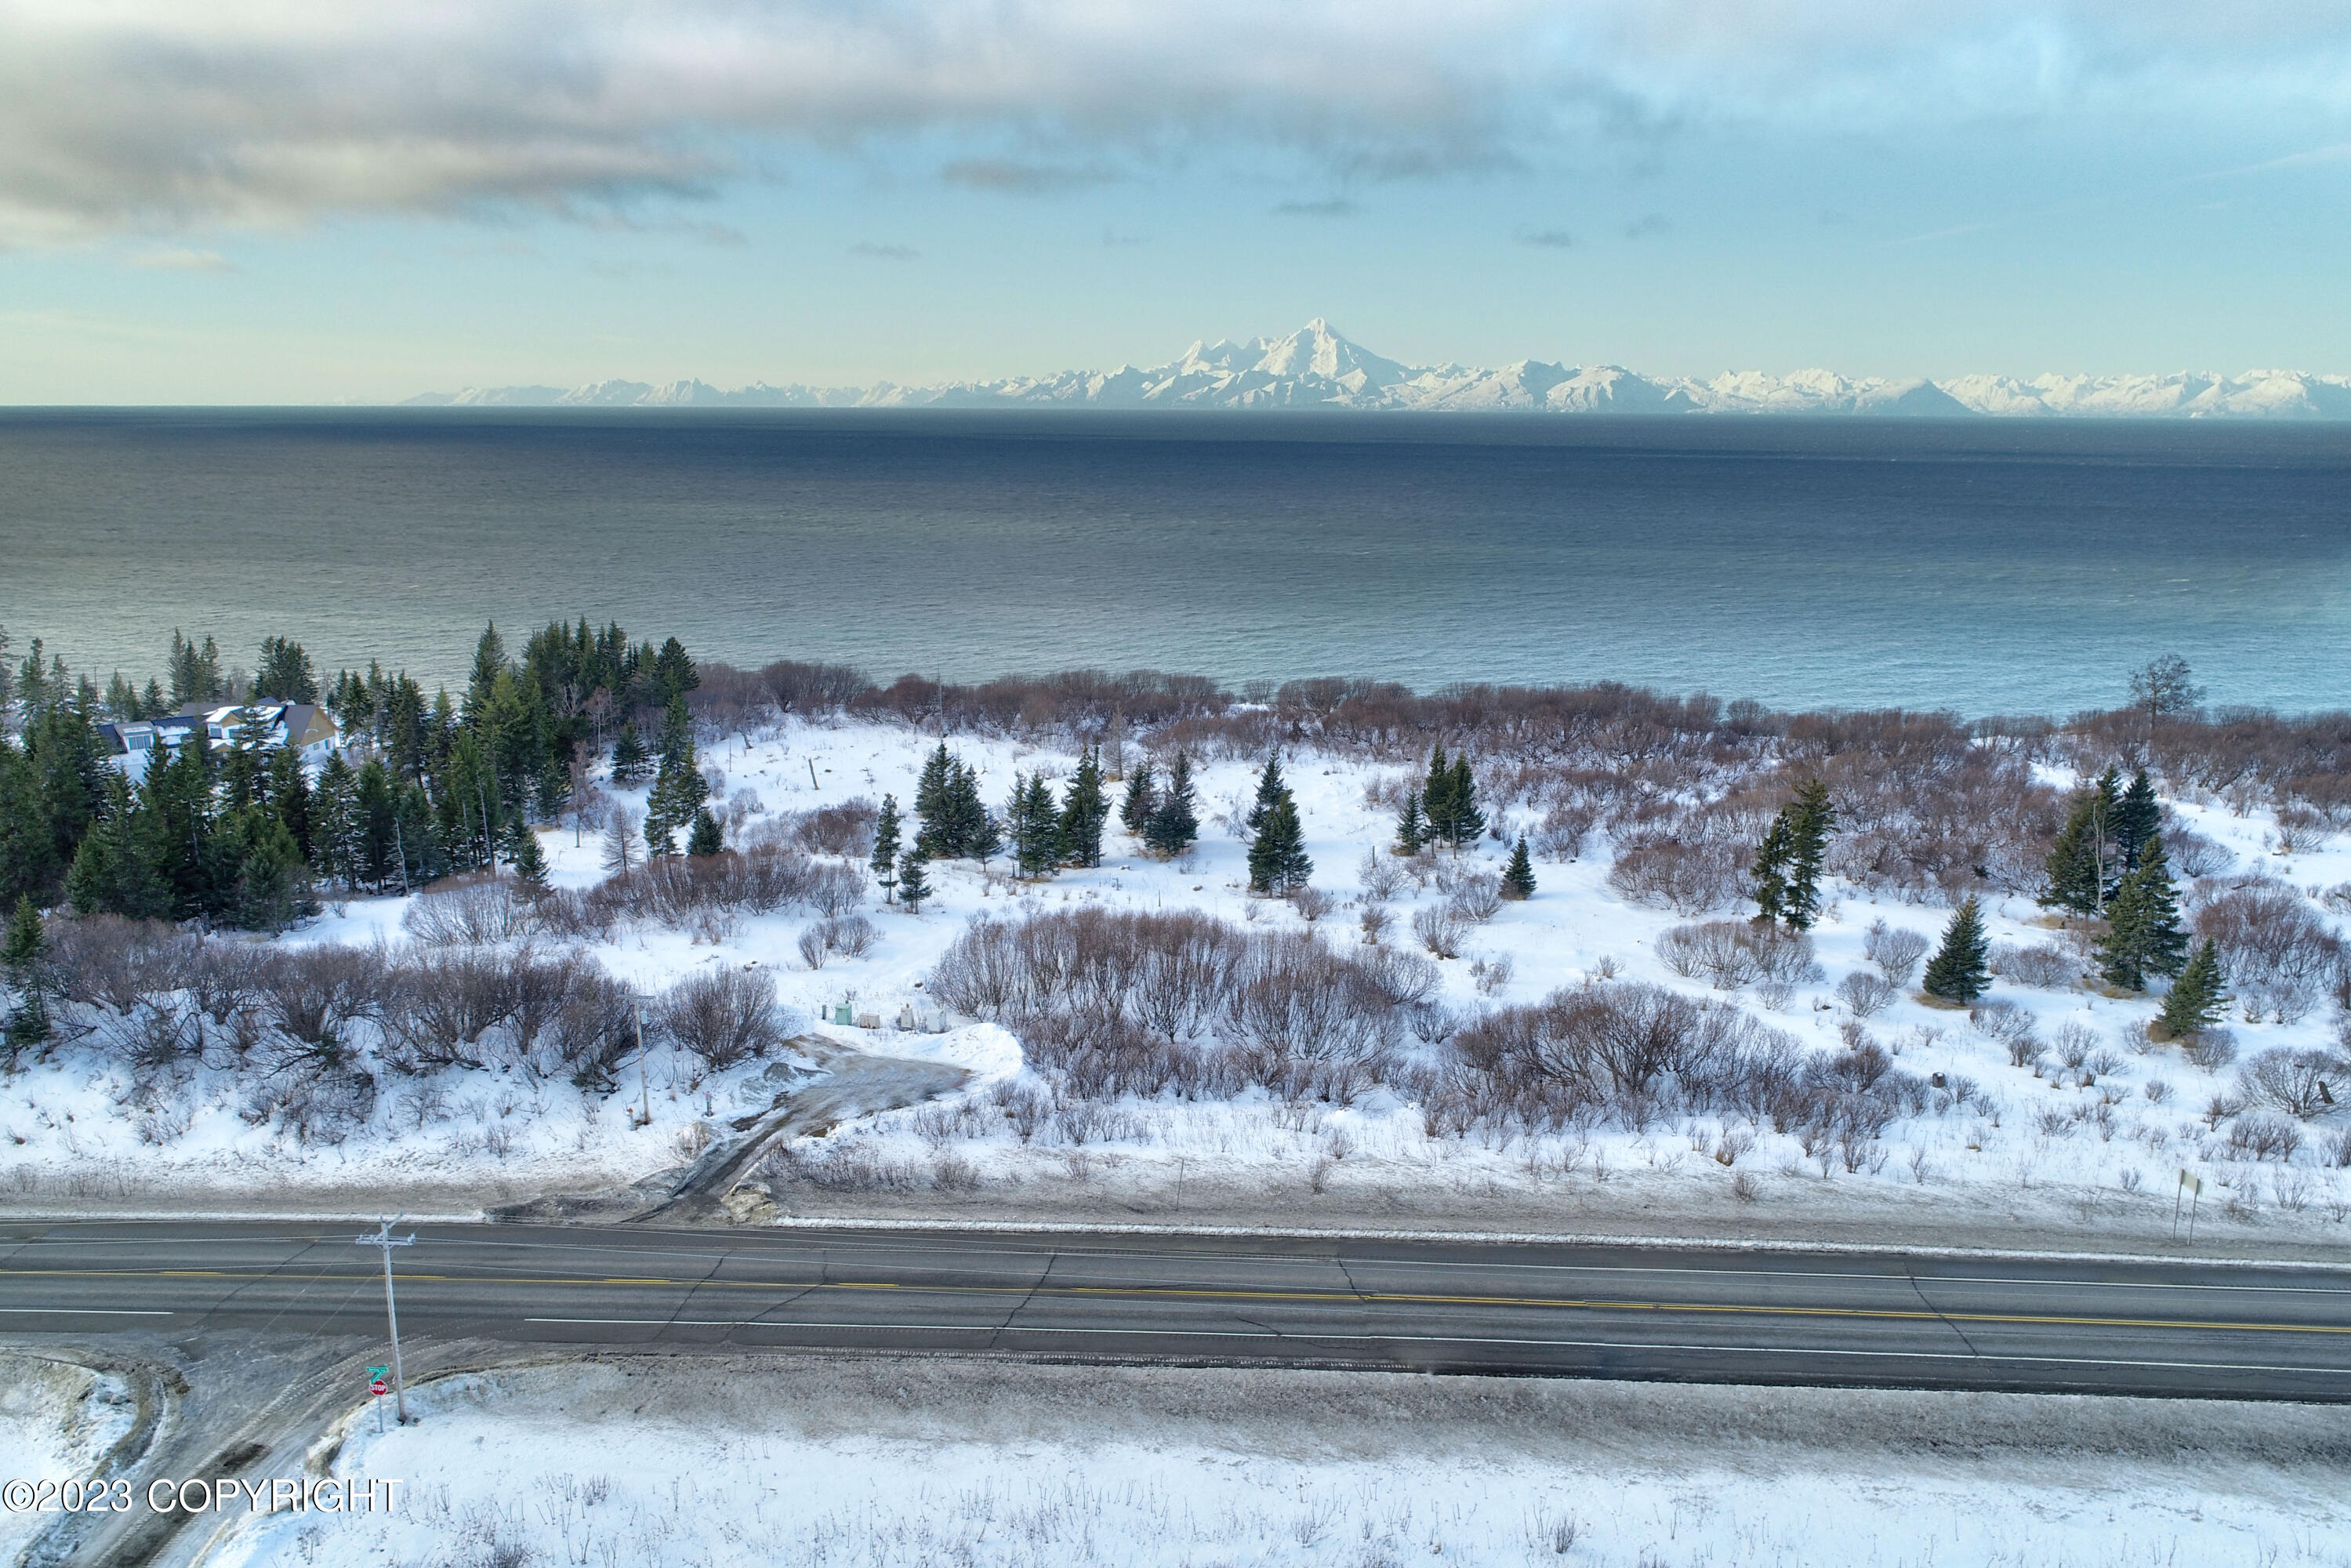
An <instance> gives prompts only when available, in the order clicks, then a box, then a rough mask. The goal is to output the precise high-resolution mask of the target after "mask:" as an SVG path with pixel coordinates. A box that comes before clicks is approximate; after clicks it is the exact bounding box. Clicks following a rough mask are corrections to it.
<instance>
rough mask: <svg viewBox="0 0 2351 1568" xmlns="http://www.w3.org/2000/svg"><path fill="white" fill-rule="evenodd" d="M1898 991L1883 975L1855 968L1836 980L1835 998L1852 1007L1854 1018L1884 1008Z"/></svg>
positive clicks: (1874, 1012) (1868, 1014)
mask: <svg viewBox="0 0 2351 1568" xmlns="http://www.w3.org/2000/svg"><path fill="white" fill-rule="evenodd" d="M1899 994H1900V993H1898V992H1896V990H1895V988H1894V983H1893V982H1892V981H1891V980H1888V979H1887V978H1886V977H1885V976H1883V975H1873V974H1871V973H1870V972H1869V971H1868V970H1866V969H1855V971H1854V972H1853V973H1852V974H1850V975H1847V976H1846V977H1844V979H1842V980H1839V981H1838V982H1837V988H1836V996H1837V1000H1839V1001H1841V1002H1843V1003H1844V1005H1845V1006H1846V1007H1848V1008H1850V1009H1853V1016H1854V1017H1855V1018H1864V1019H1865V1018H1869V1017H1872V1016H1874V1015H1875V1014H1876V1013H1878V1012H1880V1011H1882V1010H1884V1009H1885V1007H1886V1004H1887V1003H1888V1002H1891V1001H1892V1000H1893V999H1894V998H1895V997H1896V996H1897V995H1899Z"/></svg>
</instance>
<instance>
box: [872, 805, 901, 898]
mask: <svg viewBox="0 0 2351 1568" xmlns="http://www.w3.org/2000/svg"><path fill="white" fill-rule="evenodd" d="M865 868H866V869H867V870H868V871H870V872H872V873H873V877H874V880H875V881H877V882H879V883H881V884H882V902H883V903H884V904H888V903H889V902H890V901H891V900H892V898H893V896H894V893H893V890H894V889H895V888H896V887H897V885H898V878H897V870H898V797H897V796H895V795H884V796H883V797H882V814H881V815H880V816H878V817H876V818H875V819H874V820H873V852H872V854H870V855H868V856H866V857H865Z"/></svg>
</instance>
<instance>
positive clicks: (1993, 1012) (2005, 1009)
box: [1968, 1001, 2035, 1040]
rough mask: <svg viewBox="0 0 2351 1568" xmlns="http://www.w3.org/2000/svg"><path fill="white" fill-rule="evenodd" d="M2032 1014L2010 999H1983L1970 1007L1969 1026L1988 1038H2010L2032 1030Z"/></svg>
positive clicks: (2015, 1037)
mask: <svg viewBox="0 0 2351 1568" xmlns="http://www.w3.org/2000/svg"><path fill="white" fill-rule="evenodd" d="M2034 1021H2035V1020H2034V1019H2033V1017H2032V1014H2031V1013H2029V1012H2026V1011H2025V1010H2024V1009H2022V1008H2021V1007H2018V1006H2017V1005H2016V1004H2015V1003H2014V1002H2010V1001H1981V1002H1978V1003H1976V1004H1975V1006H1973V1007H1971V1008H1970V1009H1968V1027H1969V1028H1970V1029H1972V1030H1975V1031H1976V1032H1977V1033H1978V1034H1980V1035H1982V1036H1983V1037H1984V1038H1985V1039H1987V1040H2014V1039H2017V1038H2018V1037H2020V1036H2022V1035H2028V1034H2031V1033H2032V1025H2033V1023H2034Z"/></svg>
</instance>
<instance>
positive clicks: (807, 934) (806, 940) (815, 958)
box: [799, 920, 832, 969]
mask: <svg viewBox="0 0 2351 1568" xmlns="http://www.w3.org/2000/svg"><path fill="white" fill-rule="evenodd" d="M824 927H825V923H824V922H823V921H821V920H820V921H816V922H813V923H812V924H810V925H805V926H802V927H801V928H800V939H799V950H800V962H801V963H803V964H806V965H807V966H808V967H810V968H811V969H821V968H823V967H824V965H825V960H826V959H828V958H830V957H831V956H832V944H831V943H830V942H828V941H826V940H825V939H824Z"/></svg>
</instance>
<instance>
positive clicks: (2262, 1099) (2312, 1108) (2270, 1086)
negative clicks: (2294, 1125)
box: [2237, 1050, 2351, 1122]
mask: <svg viewBox="0 0 2351 1568" xmlns="http://www.w3.org/2000/svg"><path fill="white" fill-rule="evenodd" d="M2335 1084H2342V1085H2344V1086H2345V1088H2346V1091H2351V1059H2346V1058H2344V1057H2339V1056H2336V1055H2335V1054H2334V1053H2333V1052H2331V1051H2283V1050H2280V1051H2262V1053H2261V1054H2260V1055H2258V1056H2256V1057H2254V1058H2253V1059H2252V1061H2248V1062H2246V1063H2245V1065H2244V1066H2243V1067H2242V1068H2241V1069H2240V1070H2239V1071H2238V1073H2237V1093H2238V1095H2239V1097H2240V1098H2241V1099H2243V1100H2244V1101H2245V1102H2246V1103H2248V1104H2252V1105H2266V1106H2268V1107H2269V1108H2270V1109H2272V1110H2273V1111H2283V1112H2284V1113H2286V1114H2287V1115H2289V1116H2296V1117H2299V1118H2301V1119H2302V1120H2304V1121H2305V1122H2306V1121H2308V1120H2310V1119H2311V1118H2312V1117H2314V1116H2318V1115H2323V1114H2324V1113H2326V1112H2328V1111H2331V1110H2333V1109H2334V1108H2335V1103H2336V1102H2335V1095H2334V1092H2333V1085H2335Z"/></svg>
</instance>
